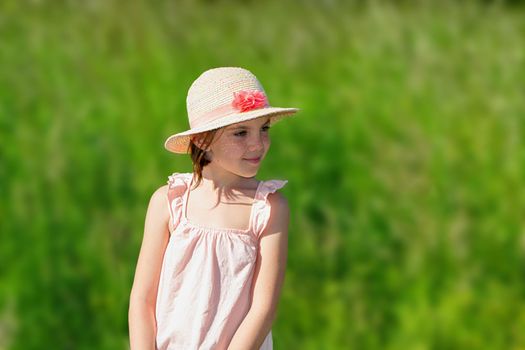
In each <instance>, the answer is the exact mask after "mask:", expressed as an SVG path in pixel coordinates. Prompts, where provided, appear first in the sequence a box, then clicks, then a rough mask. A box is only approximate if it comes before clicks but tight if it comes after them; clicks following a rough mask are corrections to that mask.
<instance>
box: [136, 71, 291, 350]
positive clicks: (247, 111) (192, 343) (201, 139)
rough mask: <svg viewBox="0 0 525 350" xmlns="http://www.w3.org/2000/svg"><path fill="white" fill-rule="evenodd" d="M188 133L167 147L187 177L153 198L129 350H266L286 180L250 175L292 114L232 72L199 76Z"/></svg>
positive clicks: (285, 217)
mask: <svg viewBox="0 0 525 350" xmlns="http://www.w3.org/2000/svg"><path fill="white" fill-rule="evenodd" d="M186 102H187V110H188V118H189V123H190V130H188V131H185V132H182V133H178V134H175V135H172V136H170V137H169V138H168V139H167V140H166V142H165V148H166V149H167V150H168V151H171V152H174V153H183V154H185V153H189V154H190V155H191V159H192V162H193V173H173V174H172V175H171V176H169V177H168V185H165V186H162V187H160V188H159V189H157V190H156V191H155V193H153V195H152V197H151V200H150V203H149V207H148V211H147V213H146V222H145V229H144V238H143V241H142V246H141V249H140V254H139V258H138V262H137V267H136V271H135V279H134V282H133V287H132V290H131V295H130V306H129V332H130V344H131V349H132V350H143V349H162V350H164V349H184V350H191V349H229V350H234V349H238V350H246V349H265V350H266V349H272V334H271V326H272V322H273V320H274V318H275V313H276V309H277V304H278V298H279V295H280V290H281V286H282V283H283V280H284V271H285V265H286V258H287V242H288V240H287V234H288V222H289V210H288V204H287V201H286V199H285V198H284V197H283V195H282V194H280V193H279V192H277V190H279V189H280V188H282V187H283V186H284V185H285V184H286V183H287V181H286V180H266V181H258V180H256V179H255V175H256V174H257V171H258V170H259V167H260V165H261V163H262V161H263V159H264V157H265V156H266V152H267V151H268V148H269V146H270V138H269V135H268V129H269V127H270V125H273V124H274V123H275V122H277V121H278V120H280V119H282V118H284V117H287V116H291V115H293V114H294V113H295V112H297V111H298V109H297V108H279V107H271V106H270V105H269V102H268V100H267V98H266V95H265V92H264V89H263V87H262V86H261V84H260V83H259V81H258V80H257V78H256V77H255V76H254V75H253V74H252V73H251V72H249V71H247V70H245V69H242V68H238V67H221V68H214V69H211V70H208V71H206V72H204V73H202V74H201V75H200V76H199V77H198V78H197V80H195V82H193V84H192V86H191V87H190V89H189V91H188V96H187V100H186Z"/></svg>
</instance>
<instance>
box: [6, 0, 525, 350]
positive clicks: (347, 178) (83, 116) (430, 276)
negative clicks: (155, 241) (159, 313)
mask: <svg viewBox="0 0 525 350" xmlns="http://www.w3.org/2000/svg"><path fill="white" fill-rule="evenodd" d="M512 3H514V4H516V3H517V2H512ZM501 4H502V2H497V1H496V2H485V3H480V2H475V1H466V2H457V3H456V2H450V1H445V2H439V3H434V2H430V1H425V2H420V3H419V4H418V5H417V6H410V5H409V4H408V2H401V1H400V2H396V3H395V4H392V3H388V2H379V1H371V2H359V1H355V2H350V3H346V2H342V1H322V2H314V1H304V2H298V1H296V2H278V1H272V2H265V3H262V2H255V1H246V2H244V1H238V2H227V1H199V2H192V1H178V2H177V1H158V2H147V1H134V2H117V1H85V2H80V1H78V2H75V1H53V2H51V1H48V2H46V1H30V2H25V3H21V2H19V1H4V2H2V3H1V4H0V32H1V33H2V42H1V44H0V67H1V71H0V99H1V100H0V160H1V165H0V194H1V196H0V198H1V199H0V232H1V233H0V237H1V244H0V349H13V350H16V349H24V350H28V349H47V348H53V349H125V348H127V339H128V338H127V337H128V335H127V307H128V296H129V291H130V288H131V283H132V278H133V273H134V268H135V263H136V258H137V255H138V249H139V247H140V243H141V239H142V229H143V222H144V215H145V212H146V207H147V204H148V200H149V197H150V196H151V194H152V193H153V192H154V190H155V189H156V188H157V187H159V186H161V185H163V184H165V182H166V181H167V176H168V175H169V174H171V173H172V172H174V171H190V170H191V167H190V164H191V163H190V161H189V158H188V157H183V156H176V155H173V154H170V153H168V152H166V151H165V150H164V149H163V146H162V145H163V142H164V140H165V138H166V137H167V136H169V135H170V134H172V133H175V132H178V131H182V130H185V129H186V127H187V121H186V111H185V97H186V92H187V89H188V87H189V85H190V84H191V82H192V81H193V80H194V79H195V78H196V77H197V76H198V75H199V74H200V73H201V72H202V71H204V70H206V69H208V68H210V67H214V66H226V65H227V66H242V67H246V68H248V69H250V70H252V71H253V72H254V73H255V74H256V75H257V76H258V77H259V79H260V80H261V81H262V83H263V85H264V86H265V89H266V91H267V92H268V95H269V99H270V103H271V104H273V105H276V106H294V107H299V108H301V109H302V110H301V112H300V113H299V114H298V115H297V116H296V117H294V118H291V119H289V120H287V121H286V122H283V123H282V124H281V123H279V124H277V125H275V126H274V127H273V128H272V130H271V133H272V148H271V151H270V153H269V155H268V158H267V159H266V160H265V164H263V167H262V169H261V172H260V178H262V179H265V178H286V179H288V180H289V184H288V185H287V186H286V187H285V188H284V189H283V193H284V194H285V195H286V196H287V198H288V200H289V202H290V205H291V210H292V222H291V227H290V239H289V246H290V249H289V257H288V269H287V275H286V281H285V285H284V288H283V294H282V299H281V301H280V304H279V313H278V316H277V319H276V322H275V324H274V327H273V334H274V344H275V347H276V348H277V349H305V350H308V349H349V348H351V349H392V350H394V349H429V350H433V349H523V348H525V336H524V335H523V334H524V333H523V331H522V330H523V329H524V327H525V299H524V295H525V285H524V279H523V276H524V269H523V267H524V266H525V232H524V231H523V226H524V224H525V222H524V219H523V218H524V216H523V209H524V208H525V190H524V186H523V183H524V180H525V158H524V156H523V155H524V154H525V144H524V140H523V135H524V134H525V130H524V115H525V102H524V101H525V100H524V98H523V92H524V91H523V81H524V80H525V46H524V44H523V36H524V34H525V21H523V19H524V12H523V11H522V9H521V8H520V7H519V6H513V7H505V6H503V5H501Z"/></svg>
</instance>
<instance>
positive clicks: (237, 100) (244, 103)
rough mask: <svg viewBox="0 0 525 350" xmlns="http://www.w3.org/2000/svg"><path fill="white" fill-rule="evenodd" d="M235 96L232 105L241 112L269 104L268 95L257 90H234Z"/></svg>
mask: <svg viewBox="0 0 525 350" xmlns="http://www.w3.org/2000/svg"><path fill="white" fill-rule="evenodd" d="M233 97H234V98H233V102H232V106H233V107H234V108H235V109H237V110H239V111H240V112H246V111H251V110H252V109H257V108H261V107H264V106H266V105H267V104H268V100H267V99H266V95H265V94H264V93H263V92H261V91H257V90H253V91H239V92H234V93H233Z"/></svg>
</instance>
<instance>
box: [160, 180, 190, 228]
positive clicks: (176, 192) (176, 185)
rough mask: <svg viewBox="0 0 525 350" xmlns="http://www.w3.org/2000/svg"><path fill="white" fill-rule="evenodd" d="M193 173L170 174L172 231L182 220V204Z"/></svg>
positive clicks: (169, 201) (169, 195)
mask: <svg viewBox="0 0 525 350" xmlns="http://www.w3.org/2000/svg"><path fill="white" fill-rule="evenodd" d="M191 176H192V174H188V173H173V174H171V175H170V176H168V181H167V183H168V193H167V196H166V198H167V200H168V209H169V212H170V222H169V225H168V226H169V230H170V233H172V232H173V231H174V230H175V228H176V227H177V225H178V224H179V222H180V219H181V216H182V205H183V197H184V193H186V189H187V188H188V184H189V180H191Z"/></svg>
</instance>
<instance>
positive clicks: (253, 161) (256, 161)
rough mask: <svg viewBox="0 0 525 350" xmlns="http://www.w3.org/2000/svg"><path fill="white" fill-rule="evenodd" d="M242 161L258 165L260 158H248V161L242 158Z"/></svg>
mask: <svg viewBox="0 0 525 350" xmlns="http://www.w3.org/2000/svg"><path fill="white" fill-rule="evenodd" d="M244 160H246V161H248V162H250V163H253V164H257V163H259V162H260V160H261V157H257V158H250V159H248V158H244Z"/></svg>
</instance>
